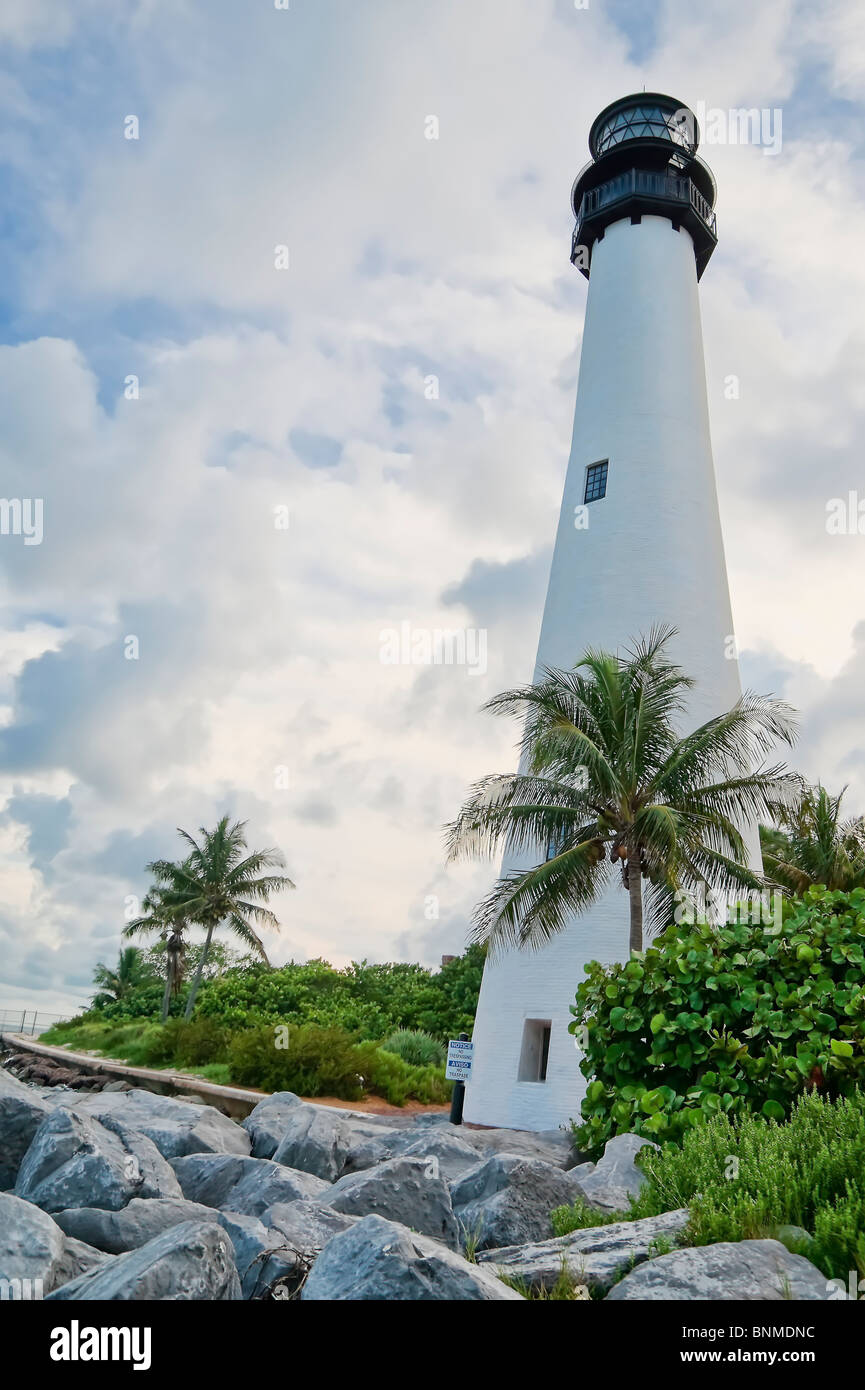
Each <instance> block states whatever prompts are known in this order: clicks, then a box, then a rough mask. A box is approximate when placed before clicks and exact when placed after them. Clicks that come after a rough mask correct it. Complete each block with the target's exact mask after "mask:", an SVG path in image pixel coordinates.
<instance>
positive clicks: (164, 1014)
mask: <svg viewBox="0 0 865 1390" xmlns="http://www.w3.org/2000/svg"><path fill="white" fill-rule="evenodd" d="M170 1000H171V957H170V956H166V958H165V992H164V994H163V995H162V1022H163V1023H164V1022H165V1020H166V1019H167V1018H168V1005H169V1003H170Z"/></svg>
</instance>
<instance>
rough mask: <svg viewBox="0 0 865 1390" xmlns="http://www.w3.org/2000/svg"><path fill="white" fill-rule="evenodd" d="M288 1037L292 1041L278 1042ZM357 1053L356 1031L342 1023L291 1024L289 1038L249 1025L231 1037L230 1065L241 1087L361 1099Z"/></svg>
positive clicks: (275, 1031)
mask: <svg viewBox="0 0 865 1390" xmlns="http://www.w3.org/2000/svg"><path fill="white" fill-rule="evenodd" d="M283 1040H284V1041H286V1042H287V1046H284V1047H283V1046H280V1047H278V1046H277V1042H281V1041H283ZM358 1054H359V1050H358V1048H357V1046H356V1045H355V1043H354V1041H353V1039H352V1037H351V1035H350V1034H349V1033H346V1032H345V1031H344V1030H343V1029H341V1028H317V1027H315V1026H310V1025H304V1026H301V1027H299V1028H288V1029H287V1030H286V1036H285V1038H284V1039H283V1035H282V1034H278V1033H277V1030H276V1029H275V1028H269V1027H263V1028H250V1029H247V1030H245V1031H244V1032H242V1033H236V1034H235V1035H234V1037H233V1038H232V1040H231V1044H230V1046H229V1049H228V1065H229V1068H230V1071H231V1076H232V1080H234V1081H236V1082H237V1083H238V1085H241V1086H259V1087H261V1088H262V1089H263V1090H266V1091H294V1092H295V1093H296V1094H297V1095H299V1096H335V1097H337V1098H338V1099H340V1100H360V1098H361V1096H362V1095H363V1085H362V1083H361V1080H360V1068H359V1065H358V1064H359V1060H360V1058H359V1055H358Z"/></svg>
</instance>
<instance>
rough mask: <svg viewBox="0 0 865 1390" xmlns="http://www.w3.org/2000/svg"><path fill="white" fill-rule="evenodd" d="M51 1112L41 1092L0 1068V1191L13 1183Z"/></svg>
mask: <svg viewBox="0 0 865 1390" xmlns="http://www.w3.org/2000/svg"><path fill="white" fill-rule="evenodd" d="M48 1113H49V1108H48V1105H47V1104H46V1102H45V1101H44V1100H43V1099H42V1096H41V1095H40V1094H39V1092H38V1091H34V1089H33V1087H32V1086H25V1084H24V1082H23V1081H19V1080H18V1078H17V1077H15V1076H12V1074H11V1073H10V1072H8V1071H4V1069H3V1068H2V1067H0V1191H3V1189H4V1188H7V1187H13V1186H14V1184H15V1179H16V1178H17V1176H18V1169H19V1168H20V1166H21V1160H22V1158H23V1157H24V1155H25V1154H26V1152H27V1150H28V1149H29V1148H30V1145H31V1144H32V1143H33V1137H34V1135H35V1133H36V1131H37V1129H38V1128H39V1126H40V1125H41V1123H42V1121H43V1120H44V1119H45V1116H46V1115H47V1114H48Z"/></svg>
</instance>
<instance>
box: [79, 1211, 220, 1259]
mask: <svg viewBox="0 0 865 1390" xmlns="http://www.w3.org/2000/svg"><path fill="white" fill-rule="evenodd" d="M54 1219H55V1220H56V1222H57V1224H58V1226H60V1227H61V1229H62V1230H64V1231H65V1232H66V1234H67V1235H68V1236H71V1237H73V1238H74V1239H76V1240H81V1241H85V1242H86V1244H88V1245H91V1246H94V1247H95V1249H97V1250H106V1251H107V1252H108V1253H109V1254H111V1255H122V1254H124V1253H125V1252H126V1251H127V1250H137V1249H138V1247H139V1246H140V1245H146V1244H147V1242H148V1241H149V1240H153V1237H154V1236H158V1235H160V1234H161V1232H162V1231H167V1230H169V1229H170V1228H171V1227H172V1226H178V1225H179V1224H180V1223H181V1221H212V1220H213V1219H214V1218H213V1212H212V1211H211V1209H210V1208H209V1207H206V1206H204V1205H203V1204H202V1203H199V1202H188V1201H186V1199H185V1198H184V1197H162V1198H159V1197H150V1198H148V1199H146V1200H145V1199H144V1198H142V1197H133V1198H132V1201H131V1202H127V1204H126V1206H125V1207H122V1208H121V1210H120V1211H103V1210H102V1209H101V1208H100V1207H73V1208H71V1210H69V1211H59V1212H58V1213H57V1215H56V1216H55V1218H54Z"/></svg>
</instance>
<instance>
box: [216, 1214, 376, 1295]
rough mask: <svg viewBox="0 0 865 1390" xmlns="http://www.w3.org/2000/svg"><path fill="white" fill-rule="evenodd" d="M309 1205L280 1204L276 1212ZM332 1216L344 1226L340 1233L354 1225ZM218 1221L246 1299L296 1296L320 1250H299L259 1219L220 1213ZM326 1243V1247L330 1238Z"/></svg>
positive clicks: (343, 1217) (333, 1215)
mask: <svg viewBox="0 0 865 1390" xmlns="http://www.w3.org/2000/svg"><path fill="white" fill-rule="evenodd" d="M307 1205H309V1204H308V1203H305V1202H295V1203H281V1204H279V1206H278V1208H277V1210H282V1211H289V1210H290V1208H291V1207H292V1206H307ZM271 1210H273V1208H271ZM266 1214H267V1213H266ZM329 1215H330V1216H331V1217H332V1218H333V1219H334V1221H339V1222H341V1223H342V1224H341V1225H340V1227H339V1228H338V1230H344V1229H346V1227H347V1226H348V1225H350V1224H351V1222H350V1219H349V1218H348V1217H345V1216H338V1215H337V1213H336V1212H330V1213H329ZM217 1219H218V1221H219V1224H220V1226H222V1228H223V1230H224V1231H226V1232H227V1234H228V1236H229V1238H230V1240H231V1243H232V1246H233V1247H234V1262H235V1264H236V1265H237V1272H238V1275H239V1276H240V1287H241V1292H242V1294H243V1297H244V1298H268V1297H278V1298H290V1297H294V1296H295V1294H296V1293H297V1291H298V1289H299V1288H300V1285H301V1284H302V1282H303V1278H304V1276H305V1274H306V1273H307V1270H308V1269H309V1267H310V1265H311V1264H312V1261H313V1260H314V1258H315V1256H316V1254H317V1253H318V1250H312V1251H309V1252H305V1251H301V1250H299V1249H297V1248H296V1247H295V1245H294V1244H293V1243H291V1242H289V1241H288V1240H287V1239H286V1237H285V1235H284V1234H283V1233H282V1231H281V1230H280V1229H279V1228H278V1227H277V1226H273V1225H270V1226H265V1224H264V1222H263V1221H260V1220H259V1219H258V1217H257V1216H242V1215H241V1214H240V1213H239V1212H235V1211H221V1212H219V1214H218V1218H217ZM338 1230H334V1231H332V1232H331V1235H336V1234H338ZM329 1238H330V1237H328V1239H329ZM323 1244H327V1239H325V1240H324V1242H323ZM321 1248H323V1246H322V1247H321ZM274 1289H276V1292H275V1293H274Z"/></svg>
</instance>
